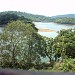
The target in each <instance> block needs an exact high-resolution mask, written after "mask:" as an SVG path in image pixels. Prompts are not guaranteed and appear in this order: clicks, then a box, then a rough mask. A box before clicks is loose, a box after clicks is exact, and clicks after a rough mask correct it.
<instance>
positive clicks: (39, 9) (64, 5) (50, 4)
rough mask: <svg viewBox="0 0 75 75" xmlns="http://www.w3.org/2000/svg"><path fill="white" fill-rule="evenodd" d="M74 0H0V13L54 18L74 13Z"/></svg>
mask: <svg viewBox="0 0 75 75" xmlns="http://www.w3.org/2000/svg"><path fill="white" fill-rule="evenodd" d="M74 3H75V0H0V12H2V11H22V12H28V13H32V14H39V15H46V16H54V15H62V14H71V13H75V4H74Z"/></svg>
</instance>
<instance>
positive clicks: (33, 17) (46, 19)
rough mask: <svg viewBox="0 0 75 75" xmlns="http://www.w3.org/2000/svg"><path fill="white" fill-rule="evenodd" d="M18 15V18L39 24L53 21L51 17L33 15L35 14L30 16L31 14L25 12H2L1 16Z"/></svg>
mask: <svg viewBox="0 0 75 75" xmlns="http://www.w3.org/2000/svg"><path fill="white" fill-rule="evenodd" d="M7 13H9V14H16V15H18V16H20V17H21V16H24V17H25V18H28V19H31V20H32V21H37V22H40V21H41V22H49V21H51V20H52V19H51V18H50V17H46V16H43V15H33V14H30V13H25V12H20V11H18V12H17V11H6V12H1V13H0V14H7Z"/></svg>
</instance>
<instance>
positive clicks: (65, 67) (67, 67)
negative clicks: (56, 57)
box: [53, 59, 75, 72]
mask: <svg viewBox="0 0 75 75" xmlns="http://www.w3.org/2000/svg"><path fill="white" fill-rule="evenodd" d="M53 71H58V72H59V71H61V72H75V61H74V59H66V60H64V61H63V62H56V63H55V65H54V67H53Z"/></svg>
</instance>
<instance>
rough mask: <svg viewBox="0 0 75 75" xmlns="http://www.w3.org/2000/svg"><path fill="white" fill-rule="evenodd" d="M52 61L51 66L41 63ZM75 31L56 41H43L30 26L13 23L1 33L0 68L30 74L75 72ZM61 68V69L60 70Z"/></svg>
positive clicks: (69, 31)
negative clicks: (32, 72) (45, 71)
mask: <svg viewBox="0 0 75 75" xmlns="http://www.w3.org/2000/svg"><path fill="white" fill-rule="evenodd" d="M41 57H43V58H45V57H48V58H49V63H43V62H41ZM74 58H75V29H68V30H61V31H60V32H59V35H58V36H57V37H56V38H55V39H52V38H47V37H42V36H41V35H39V34H37V31H36V30H35V29H34V28H33V27H32V25H31V24H25V23H24V22H23V21H20V20H18V21H12V22H10V23H8V25H7V26H6V27H5V28H4V29H3V32H2V33H0V67H3V68H6V67H9V68H20V69H28V70H34V69H36V70H42V69H44V70H48V71H55V70H56V71H75V67H74V66H75V61H74ZM57 67H58V69H57Z"/></svg>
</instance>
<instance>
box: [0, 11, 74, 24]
mask: <svg viewBox="0 0 75 75" xmlns="http://www.w3.org/2000/svg"><path fill="white" fill-rule="evenodd" d="M17 19H19V20H21V19H22V20H23V19H24V20H25V22H26V21H29V22H30V20H31V21H38V22H56V23H61V24H72V25H73V24H75V15H74V14H68V15H58V16H53V17H46V16H42V15H33V14H29V13H25V12H20V11H18V12H17V11H5V12H0V25H1V24H2V23H7V22H8V21H9V20H17Z"/></svg>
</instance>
